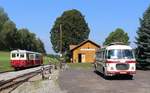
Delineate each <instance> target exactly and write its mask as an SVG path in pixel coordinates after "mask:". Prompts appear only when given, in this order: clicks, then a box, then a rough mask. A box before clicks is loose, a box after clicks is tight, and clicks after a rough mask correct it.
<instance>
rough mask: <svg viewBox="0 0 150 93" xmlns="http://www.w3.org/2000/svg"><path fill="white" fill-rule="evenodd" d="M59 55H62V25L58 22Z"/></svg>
mask: <svg viewBox="0 0 150 93" xmlns="http://www.w3.org/2000/svg"><path fill="white" fill-rule="evenodd" d="M60 57H62V25H61V24H60Z"/></svg>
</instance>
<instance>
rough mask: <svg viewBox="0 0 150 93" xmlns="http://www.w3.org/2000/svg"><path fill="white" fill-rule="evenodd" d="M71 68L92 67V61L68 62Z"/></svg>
mask: <svg viewBox="0 0 150 93" xmlns="http://www.w3.org/2000/svg"><path fill="white" fill-rule="evenodd" d="M67 64H68V66H69V67H70V68H73V69H91V68H92V64H91V63H67Z"/></svg>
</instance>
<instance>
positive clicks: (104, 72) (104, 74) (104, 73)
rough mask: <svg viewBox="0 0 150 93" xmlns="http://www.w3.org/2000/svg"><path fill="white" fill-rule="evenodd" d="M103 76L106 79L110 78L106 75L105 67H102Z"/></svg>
mask: <svg viewBox="0 0 150 93" xmlns="http://www.w3.org/2000/svg"><path fill="white" fill-rule="evenodd" d="M103 76H104V78H105V79H106V80H109V79H110V76H108V75H107V73H106V71H105V68H103Z"/></svg>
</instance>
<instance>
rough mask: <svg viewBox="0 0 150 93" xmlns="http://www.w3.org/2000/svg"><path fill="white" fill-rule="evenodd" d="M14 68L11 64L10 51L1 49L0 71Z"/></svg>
mask: <svg viewBox="0 0 150 93" xmlns="http://www.w3.org/2000/svg"><path fill="white" fill-rule="evenodd" d="M8 70H13V68H12V67H11V66H10V58H9V52H2V51H0V72H2V71H8Z"/></svg>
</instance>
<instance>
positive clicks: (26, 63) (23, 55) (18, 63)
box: [10, 50, 43, 70]
mask: <svg viewBox="0 0 150 93" xmlns="http://www.w3.org/2000/svg"><path fill="white" fill-rule="evenodd" d="M10 61H11V66H12V67H13V68H14V69H16V70H17V69H22V68H27V67H32V66H38V65H41V64H43V57H42V54H41V53H38V52H31V51H26V50H13V51H11V53H10Z"/></svg>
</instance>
